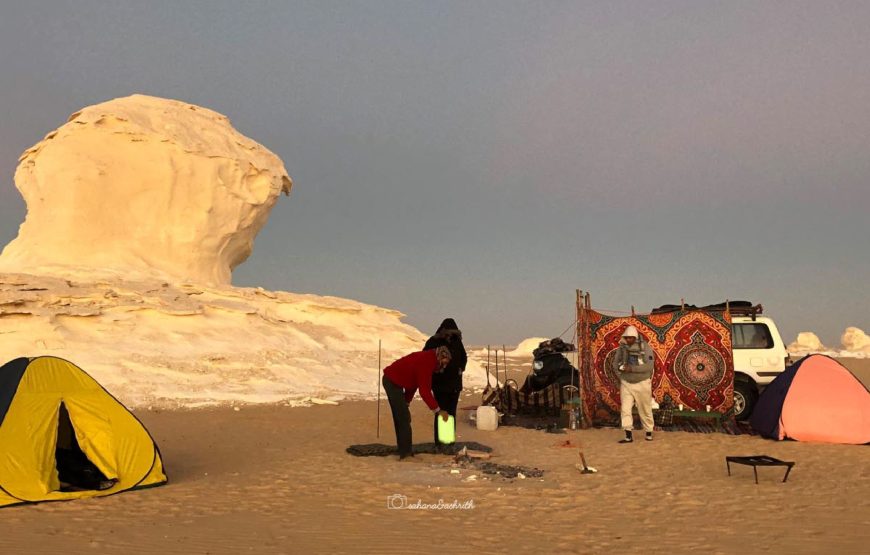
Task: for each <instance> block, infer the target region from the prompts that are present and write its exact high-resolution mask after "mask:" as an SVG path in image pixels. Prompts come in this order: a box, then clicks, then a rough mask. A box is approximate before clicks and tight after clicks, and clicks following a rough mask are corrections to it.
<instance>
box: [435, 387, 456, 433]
mask: <svg viewBox="0 0 870 555" xmlns="http://www.w3.org/2000/svg"><path fill="white" fill-rule="evenodd" d="M460 393H461V391H442V390H438V391H434V390H433V391H432V394H433V395H434V396H435V400H436V401H438V408H440V409H442V410H446V411H447V413H448V414H450V416H452V417H453V425H454V426H455V425H456V405H458V404H459V394H460ZM439 418H441V417H440V416H438V415H437V414H436V415H435V420H434V421H433V425H434V427H433V437H434V438H435V445H438V444H439V443H440V442H439V441H438V419H439Z"/></svg>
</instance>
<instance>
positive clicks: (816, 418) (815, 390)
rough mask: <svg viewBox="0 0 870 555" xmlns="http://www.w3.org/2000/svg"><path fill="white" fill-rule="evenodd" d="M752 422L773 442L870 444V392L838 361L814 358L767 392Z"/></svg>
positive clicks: (779, 379) (796, 366)
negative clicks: (787, 440)
mask: <svg viewBox="0 0 870 555" xmlns="http://www.w3.org/2000/svg"><path fill="white" fill-rule="evenodd" d="M750 423H751V424H752V427H753V428H754V429H755V430H756V431H758V433H760V434H761V435H762V436H764V437H767V438H770V439H780V440H781V439H795V440H798V441H820V442H825V443H848V444H858V445H860V444H864V443H870V391H868V390H867V388H866V387H865V386H864V384H862V383H861V382H860V381H859V380H858V378H856V377H855V375H854V374H852V373H851V372H850V371H849V370H848V369H847V368H846V367H845V366H843V365H842V364H840V363H839V362H837V361H836V360H834V359H832V358H830V357H827V356H825V355H809V356H806V357H804V358H802V359H800V360H799V361H797V362H796V363H794V364H793V365H791V366H790V367H788V368H787V369H786V370H785V371H784V372H783V373H782V374H780V375H779V376H777V378H776V379H775V380H773V381H772V382H771V383H770V385H768V386H767V388H765V390H764V392H763V393H762V394H761V397H759V399H758V403H757V404H756V406H755V410H754V411H753V413H752V418H751V420H750Z"/></svg>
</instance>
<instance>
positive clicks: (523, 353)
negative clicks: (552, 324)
mask: <svg viewBox="0 0 870 555" xmlns="http://www.w3.org/2000/svg"><path fill="white" fill-rule="evenodd" d="M547 340H548V338H546V337H529V338H528V339H523V340H522V341H520V344H519V345H517V346H516V348H515V349H514V350H512V351H508V353H507V355H508V356H509V357H529V358H531V357H532V351H534V350H535V349H537V348H538V345H540V344H541V342H543V341H547Z"/></svg>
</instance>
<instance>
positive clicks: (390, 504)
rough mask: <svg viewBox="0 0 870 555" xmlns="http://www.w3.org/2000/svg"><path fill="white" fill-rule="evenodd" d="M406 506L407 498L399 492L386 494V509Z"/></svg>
mask: <svg viewBox="0 0 870 555" xmlns="http://www.w3.org/2000/svg"><path fill="white" fill-rule="evenodd" d="M407 506H408V498H407V497H406V496H404V495H402V494H401V493H394V494H393V495H388V496H387V508H388V509H404V508H405V507H407Z"/></svg>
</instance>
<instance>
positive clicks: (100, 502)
mask: <svg viewBox="0 0 870 555" xmlns="http://www.w3.org/2000/svg"><path fill="white" fill-rule="evenodd" d="M850 366H853V367H854V366H857V367H860V368H859V370H860V371H861V372H867V371H868V370H870V361H858V362H856V364H854V365H851V364H850ZM867 373H868V375H870V372H867ZM477 399H478V397H477V396H473V395H468V396H466V397H464V398H463V399H462V400H461V402H460V406H463V405H472V404H476V402H477ZM376 408H377V407H376V403H375V402H365V401H357V402H347V403H342V404H340V405H339V406H314V407H308V408H290V407H277V406H246V407H242V408H241V410H239V411H234V410H232V409H228V408H221V409H202V410H184V411H167V412H147V411H137V413H136V414H137V415H138V416H139V417H140V418H141V419H142V420H143V422H144V423H145V424H146V426H148V428H149V429H150V431H151V432H152V434H153V435H154V437H155V439H156V440H157V442H158V444H159V445H160V448H161V451H162V454H163V457H164V461H165V464H166V468H167V472H168V474H169V477H170V484H169V485H167V486H164V487H160V488H155V489H149V490H143V491H136V492H128V493H124V494H120V495H116V496H113V497H108V498H103V499H91V500H80V501H73V502H64V503H48V504H38V505H27V506H16V507H9V508H5V509H0V553H4V554H5V553H33V554H36V553H57V552H59V551H62V552H65V553H124V554H126V555H134V554H138V553H170V554H172V553H326V552H328V553H411V552H414V553H435V552H439V553H446V552H460V551H461V552H463V553H469V554H473V553H540V552H545V551H546V552H558V553H634V552H644V553H693V554H695V553H703V554H713V553H784V552H790V553H861V552H866V546H867V542H868V541H870V450H868V448H867V447H866V446H846V445H824V444H810V443H797V442H773V441H768V440H764V439H761V438H758V437H750V436H729V435H724V434H692V433H685V432H670V433H665V432H661V433H658V434H657V435H656V439H655V441H654V442H652V443H647V442H643V441H641V442H636V443H635V444H632V445H618V444H617V443H616V440H617V439H618V436H619V435H620V433H619V432H618V431H617V430H581V431H577V432H571V433H569V434H563V435H555V434H547V433H544V432H540V431H534V430H525V429H517V428H500V429H499V430H498V431H496V432H481V431H478V430H476V429H473V428H472V427H471V425H470V424H469V423H467V422H466V421H464V420H463V421H461V422H460V423H459V435H460V440H474V441H479V442H481V443H485V444H488V445H490V446H492V447H493V448H494V449H495V451H494V457H493V459H492V460H493V461H494V462H499V463H503V464H522V465H526V466H535V467H538V468H541V469H544V470H545V471H546V473H545V475H544V477H543V479H540V480H538V479H525V480H523V479H515V480H513V481H509V480H502V479H494V480H488V481H485V480H483V479H482V477H481V475H480V473H479V472H476V471H471V470H461V472H460V473H459V474H451V472H450V470H451V468H450V465H449V457H446V456H436V455H421V456H417V457H415V458H414V459H413V460H411V461H403V462H399V461H398V460H396V458H395V457H388V458H356V457H351V456H350V455H347V454H346V453H345V452H344V449H345V448H346V447H347V446H348V445H350V444H353V443H370V442H376V441H379V440H378V438H377V437H376V434H375V424H376V423H375V414H376ZM412 408H413V416H414V433H415V441H417V442H423V441H430V440H431V438H430V429H431V428H430V426H431V420H430V419H429V416H428V413H427V412H426V410H425V407H424V405H423V403H422V402H421V401H420V400H415V401H414V403H413V405H412ZM381 418H382V419H381V438H380V441H384V442H391V441H392V439H393V432H392V423H391V420H390V417H389V414H388V409H387V405H386V403H384V404H383V405H382V412H381ZM566 440H570V441H572V442H573V443H575V444H582V445H583V448H584V452H585V453H586V456H587V459H588V462H589V464H590V465H591V466H594V467H596V468H597V469H598V470H599V472H598V474H595V475H580V474H579V473H578V471H577V470H576V469H575V468H574V465H575V463H576V462H577V450H576V449H566V448H561V447H557V446H556V445H557V444H559V443H560V442H564V441H566ZM752 454H767V455H771V456H774V457H778V458H781V459H784V460H790V461H795V462H796V463H797V464H796V466H795V467H794V470H793V471H792V473H791V476H790V477H789V480H788V482H787V483H784V484H783V483H782V482H781V479H782V474H783V472H782V470H780V469H777V468H762V469H760V470H759V481H760V483H759V484H758V485H756V484H755V482H754V479H753V476H752V470H751V469H750V468H749V467H740V466H737V467H733V468H732V474H733V475H732V476H731V477H729V476H728V475H727V473H726V468H725V460H724V459H725V456H726V455H752ZM472 474H478V478H477V479H476V480H473V481H467V479H468V477H469V476H470V475H472ZM397 494H398V495H404V496H406V497H407V498H408V500H409V503H412V502H415V501H418V500H419V501H422V502H423V503H427V504H437V503H438V501H439V499H443V500H444V501H445V502H448V503H449V502H453V501H454V500H456V501H458V502H460V503H467V502H468V501H472V502H473V506H474V508H473V509H464V510H460V509H455V510H409V509H401V510H399V509H389V508H388V504H387V499H388V497H390V496H392V495H397Z"/></svg>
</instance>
